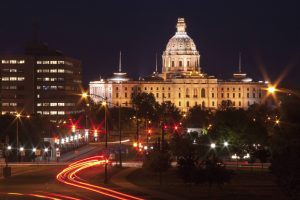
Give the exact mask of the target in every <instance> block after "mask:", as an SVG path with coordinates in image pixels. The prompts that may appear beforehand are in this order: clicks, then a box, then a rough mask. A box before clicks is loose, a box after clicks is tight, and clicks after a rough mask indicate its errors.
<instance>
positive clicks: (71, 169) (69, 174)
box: [56, 156, 143, 200]
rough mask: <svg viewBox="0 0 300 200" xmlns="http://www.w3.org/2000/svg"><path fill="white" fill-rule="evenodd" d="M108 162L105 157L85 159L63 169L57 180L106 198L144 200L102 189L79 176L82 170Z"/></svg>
mask: <svg viewBox="0 0 300 200" xmlns="http://www.w3.org/2000/svg"><path fill="white" fill-rule="evenodd" d="M106 162H107V160H106V159H105V158H104V157H103V156H93V157H89V158H85V159H82V160H79V161H77V162H74V163H72V164H70V165H69V166H68V167H67V168H65V169H63V170H62V171H61V172H60V173H59V174H57V176H56V179H57V180H58V181H59V182H62V183H64V184H67V185H71V186H74V187H77V188H81V189H85V190H89V191H92V192H95V193H98V194H101V195H104V196H108V197H112V198H114V199H119V200H143V199H141V198H139V197H135V196H132V195H129V194H125V193H122V192H118V191H116V190H111V189H108V188H105V187H100V186H97V185H92V184H89V183H86V182H83V180H82V179H81V178H80V177H79V176H78V175H77V174H78V173H79V172H81V171H82V170H85V169H88V168H90V167H94V166H99V165H102V164H105V163H106Z"/></svg>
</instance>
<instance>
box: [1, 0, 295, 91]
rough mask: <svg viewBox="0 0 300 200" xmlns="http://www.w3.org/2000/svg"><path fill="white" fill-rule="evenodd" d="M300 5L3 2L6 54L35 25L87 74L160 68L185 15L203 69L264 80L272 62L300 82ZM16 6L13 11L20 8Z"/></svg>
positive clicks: (19, 48)
mask: <svg viewBox="0 0 300 200" xmlns="http://www.w3.org/2000/svg"><path fill="white" fill-rule="evenodd" d="M299 5H300V3H298V2H296V1H295V2H292V1H291V2H289V3H284V4H282V3H280V2H278V3H277V2H273V1H270V2H259V1H257V2H256V1H251V2H247V3H245V2H243V3H241V2H238V3H236V2H226V3H224V2H221V1H215V2H198V1H180V0H175V1H164V2H160V1H151V2H146V1H127V2H125V1H110V2H105V4H104V3H101V2H92V3H91V2H89V3H86V2H85V3H83V2H81V3H80V2H72V3H67V2H60V1H48V2H35V3H33V1H32V2H31V1H26V2H19V3H14V2H5V3H2V5H1V7H2V12H1V13H0V16H1V18H2V19H5V20H3V21H2V22H1V32H0V35H1V39H0V44H1V46H0V53H1V54H20V53H22V52H23V47H24V44H25V43H26V42H27V41H29V40H31V39H32V35H33V34H32V24H33V23H35V22H37V23H38V24H39V26H40V31H39V38H40V39H41V40H42V41H45V42H46V43H48V45H49V48H50V49H57V50H61V51H62V52H64V54H65V55H67V56H71V57H74V58H77V59H80V60H82V64H83V80H84V85H85V86H86V85H87V84H88V82H89V81H92V80H98V79H99V76H104V77H107V76H110V75H112V73H113V72H115V71H117V68H118V59H119V51H120V50H121V51H122V69H123V71H126V72H128V74H129V76H132V77H135V78H137V77H139V76H146V75H148V74H150V73H152V72H153V71H154V70H155V54H156V53H157V55H158V66H159V71H160V69H161V54H162V52H163V51H164V49H165V47H166V45H167V42H168V40H169V39H170V38H171V37H172V36H173V35H174V33H175V26H176V21H177V18H178V17H184V18H185V20H186V23H187V32H188V35H189V36H190V37H191V38H192V39H193V40H194V42H195V44H196V46H197V49H198V51H199V52H200V55H201V58H200V60H201V68H202V70H203V71H204V72H205V73H208V74H209V75H215V76H216V77H217V78H221V79H222V78H230V77H231V74H232V73H234V72H236V71H237V69H238V55H239V52H241V53H242V64H243V67H242V69H243V71H244V72H246V73H247V74H248V75H249V76H250V77H252V78H254V79H255V80H262V79H263V78H262V73H261V71H260V69H259V68H264V69H265V70H266V71H267V73H268V75H269V76H270V78H271V81H275V80H276V79H277V78H278V77H279V76H280V74H281V73H282V72H283V71H284V70H285V69H287V68H289V72H288V73H287V76H286V77H285V78H284V79H283V82H282V84H281V85H285V86H288V87H299V85H300V80H299V78H298V77H299V74H300V69H299V66H298V65H299V55H300V54H299V52H300V26H299V23H298V22H297V20H298V19H299V18H300V14H299V13H298V12H297V8H298V7H299ZM12 10H13V12H12Z"/></svg>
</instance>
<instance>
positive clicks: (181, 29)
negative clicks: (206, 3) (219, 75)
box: [165, 18, 198, 54]
mask: <svg viewBox="0 0 300 200" xmlns="http://www.w3.org/2000/svg"><path fill="white" fill-rule="evenodd" d="M176 28H177V32H176V33H175V35H174V36H173V37H172V38H171V39H170V40H169V42H168V44H167V48H166V51H165V52H166V53H179V54H190V53H191V54H197V53H198V51H197V49H196V45H195V43H194V41H193V40H192V38H190V36H188V35H187V33H186V31H185V29H186V24H185V22H184V18H179V19H178V23H177V26H176Z"/></svg>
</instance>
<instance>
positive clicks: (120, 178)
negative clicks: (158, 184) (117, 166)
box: [110, 168, 182, 200]
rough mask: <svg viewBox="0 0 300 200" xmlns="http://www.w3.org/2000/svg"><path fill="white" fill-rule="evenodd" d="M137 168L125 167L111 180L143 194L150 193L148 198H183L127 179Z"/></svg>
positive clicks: (178, 199)
mask: <svg viewBox="0 0 300 200" xmlns="http://www.w3.org/2000/svg"><path fill="white" fill-rule="evenodd" d="M135 170H137V168H127V169H124V170H122V171H120V172H119V173H117V174H115V175H114V176H113V177H111V179H110V181H111V182H112V183H113V184H115V185H118V186H120V187H122V188H125V189H129V190H132V191H138V192H141V193H143V194H147V195H149V198H147V199H166V200H169V199H172V200H182V199H181V198H179V197H177V196H173V195H171V194H167V193H164V192H160V191H156V190H151V189H148V188H145V187H141V186H138V185H135V184H132V183H130V182H129V181H128V180H127V177H128V175H129V174H131V173H132V172H134V171H135Z"/></svg>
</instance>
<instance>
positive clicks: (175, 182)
mask: <svg viewBox="0 0 300 200" xmlns="http://www.w3.org/2000/svg"><path fill="white" fill-rule="evenodd" d="M128 180H129V181H130V182H132V183H134V184H136V185H139V186H143V187H147V188H149V189H153V190H159V191H162V192H166V193H170V194H173V195H176V196H178V197H182V199H214V200H215V199H218V200H219V199H220V200H221V199H222V200H223V199H230V200H235V199H236V200H253V199H255V200H260V199H264V200H265V199H270V200H271V199H272V200H274V199H275V200H284V199H288V198H287V197H285V196H284V195H283V193H282V192H281V191H280V189H279V187H278V186H277V185H276V183H275V180H274V177H273V176H272V175H271V174H269V173H268V172H265V171H253V172H251V171H237V172H235V175H234V176H233V178H232V180H231V182H230V183H228V184H226V185H224V186H223V187H221V188H219V187H217V186H213V187H212V188H209V187H208V185H206V184H205V185H198V186H191V187H189V186H188V185H186V184H184V183H183V182H182V181H181V180H180V179H179V178H178V177H177V175H176V169H171V170H169V171H168V172H166V173H164V174H163V184H162V185H159V178H158V175H156V174H153V173H150V172H147V171H145V170H143V169H138V170H136V171H135V172H133V173H132V174H130V175H129V176H128Z"/></svg>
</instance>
